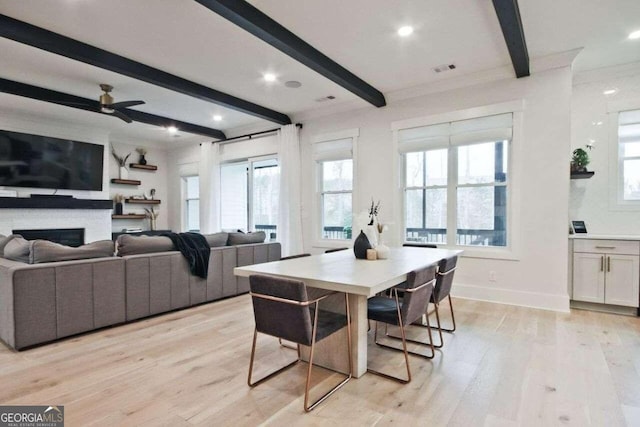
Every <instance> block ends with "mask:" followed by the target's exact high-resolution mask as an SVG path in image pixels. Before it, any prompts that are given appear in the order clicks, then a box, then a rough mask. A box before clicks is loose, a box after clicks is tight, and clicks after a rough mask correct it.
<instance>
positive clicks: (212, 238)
mask: <svg viewBox="0 0 640 427" xmlns="http://www.w3.org/2000/svg"><path fill="white" fill-rule="evenodd" d="M203 236H204V238H205V239H207V243H209V246H211V247H212V248H217V247H220V246H226V245H227V240H228V238H229V233H225V232H224V231H221V232H220V233H213V234H203Z"/></svg>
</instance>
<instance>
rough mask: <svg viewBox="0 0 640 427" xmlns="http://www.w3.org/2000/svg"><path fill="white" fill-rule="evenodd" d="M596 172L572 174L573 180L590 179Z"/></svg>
mask: <svg viewBox="0 0 640 427" xmlns="http://www.w3.org/2000/svg"><path fill="white" fill-rule="evenodd" d="M594 174H595V172H593V171H592V172H571V179H589V178H591V177H592V176H593V175H594Z"/></svg>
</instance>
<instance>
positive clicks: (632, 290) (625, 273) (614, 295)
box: [604, 255, 640, 307]
mask: <svg viewBox="0 0 640 427" xmlns="http://www.w3.org/2000/svg"><path fill="white" fill-rule="evenodd" d="M606 270H607V275H606V279H605V298H604V302H605V303H607V304H615V305H624V306H627V307H638V305H639V304H638V298H639V292H638V285H639V279H638V274H639V270H640V260H639V258H638V257H637V256H633V255H607V259H606Z"/></svg>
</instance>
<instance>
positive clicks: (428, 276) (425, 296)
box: [367, 265, 436, 384]
mask: <svg viewBox="0 0 640 427" xmlns="http://www.w3.org/2000/svg"><path fill="white" fill-rule="evenodd" d="M435 273H436V266H435V265H432V266H429V267H425V268H422V269H419V270H415V271H412V272H410V273H409V274H408V275H407V281H406V282H404V283H403V284H402V285H401V286H402V287H401V288H400V289H399V288H398V287H394V288H392V293H391V298H389V297H385V296H374V297H372V298H369V300H368V301H367V317H368V318H369V319H370V320H373V321H375V322H376V326H375V333H374V342H375V343H376V344H377V345H379V346H382V347H386V348H390V349H392V350H396V351H402V352H404V358H405V363H406V365H407V379H406V380H405V379H403V378H399V377H395V376H392V375H388V374H385V373H382V372H379V371H375V370H372V369H367V371H368V372H371V373H373V374H376V375H381V376H383V377H385V378H390V379H393V380H395V381H398V382H401V383H403V384H405V383H408V382H409V381H411V368H410V367H409V353H411V354H414V355H417V356H421V357H424V358H427V359H431V358H433V356H434V354H435V353H434V349H433V341H432V337H431V329H428V335H429V342H422V341H414V340H409V339H407V338H406V335H405V328H406V327H408V326H410V325H411V324H412V323H413V322H416V321H417V320H419V319H420V318H421V317H422V315H423V314H424V313H425V312H426V310H427V306H428V304H429V300H430V299H431V294H432V292H433V284H434V282H435V280H436V279H435ZM399 291H402V292H403V293H404V297H403V298H402V300H400V299H399V297H398V292H399ZM427 321H428V320H427ZM379 322H382V323H385V327H386V325H395V326H398V327H399V328H400V335H401V337H400V339H401V340H402V348H401V349H400V348H397V347H394V346H390V345H387V344H382V343H380V342H378V323H379ZM407 341H411V342H415V343H417V344H422V345H426V346H429V347H430V348H431V353H430V354H422V353H417V352H413V351H408V350H407Z"/></svg>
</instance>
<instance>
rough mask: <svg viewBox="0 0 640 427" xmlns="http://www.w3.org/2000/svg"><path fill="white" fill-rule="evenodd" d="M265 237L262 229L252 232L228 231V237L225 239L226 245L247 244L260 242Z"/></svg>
mask: <svg viewBox="0 0 640 427" xmlns="http://www.w3.org/2000/svg"><path fill="white" fill-rule="evenodd" d="M266 238H267V235H266V234H265V232H264V231H255V232H253V233H246V234H245V233H242V232H237V233H229V238H228V239H227V245H228V246H234V245H248V244H250V243H262V242H264V240H265V239H266Z"/></svg>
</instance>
